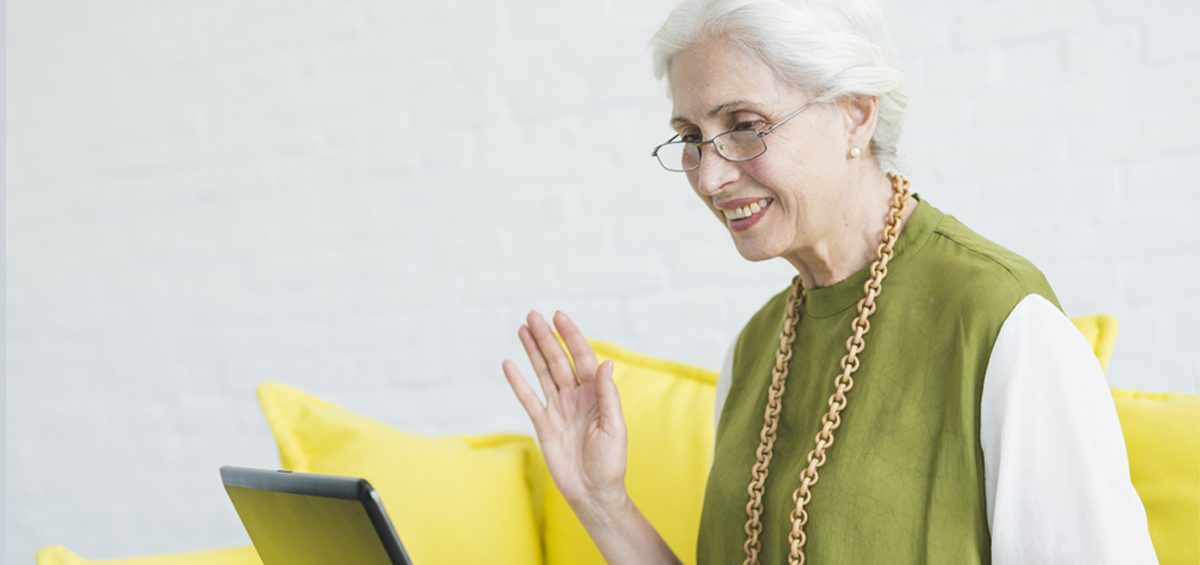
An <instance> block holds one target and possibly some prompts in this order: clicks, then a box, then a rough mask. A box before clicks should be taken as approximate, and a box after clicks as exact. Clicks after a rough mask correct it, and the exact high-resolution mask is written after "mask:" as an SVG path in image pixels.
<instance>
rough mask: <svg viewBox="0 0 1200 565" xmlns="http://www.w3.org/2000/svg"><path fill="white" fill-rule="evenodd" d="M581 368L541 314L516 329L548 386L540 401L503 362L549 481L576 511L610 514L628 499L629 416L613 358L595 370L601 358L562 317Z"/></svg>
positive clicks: (558, 319)
mask: <svg viewBox="0 0 1200 565" xmlns="http://www.w3.org/2000/svg"><path fill="white" fill-rule="evenodd" d="M554 325H555V326H556V327H557V328H558V333H559V334H560V335H562V338H563V341H564V342H565V343H566V345H567V349H569V350H570V352H571V359H574V361H575V369H574V370H572V369H571V362H570V360H568V358H567V355H566V353H565V352H564V351H563V349H562V347H561V346H560V345H559V343H558V340H557V339H555V337H554V333H553V332H552V331H551V330H550V326H549V325H548V324H547V323H546V320H544V319H543V318H542V316H541V314H539V313H537V312H536V311H530V312H529V315H528V316H527V317H526V324H522V325H521V327H520V329H519V330H517V336H518V337H519V338H520V339H521V344H522V345H523V346H525V353H526V354H527V355H529V361H530V363H531V364H532V365H533V370H534V372H535V373H537V378H538V382H539V383H541V386H542V392H543V393H544V395H545V397H546V403H545V404H542V401H541V400H539V399H538V397H537V395H536V394H534V392H533V388H531V387H530V386H529V384H528V383H527V382H526V380H525V377H524V376H522V375H521V371H520V370H518V369H517V365H516V363H513V362H512V361H510V360H508V359H505V360H504V361H503V362H502V363H501V367H502V368H503V370H504V376H505V378H507V379H508V384H509V386H511V387H512V389H513V392H514V393H516V395H517V399H518V400H520V401H521V405H522V406H524V407H525V411H526V412H527V413H528V414H529V419H530V420H532V421H533V427H534V429H535V430H536V431H537V436H538V442H539V443H540V444H541V446H542V455H543V456H544V457H545V459H546V466H547V468H549V470H550V476H551V477H553V478H554V482H555V484H557V485H558V489H559V491H561V492H562V494H563V496H564V497H565V498H566V499H567V503H569V504H570V505H571V507H572V508H573V509H574V510H575V512H576V513H577V514H581V517H583V516H584V515H586V514H592V513H594V512H599V513H605V512H607V511H608V509H610V508H615V506H614V505H619V504H623V503H624V502H625V500H626V496H627V493H626V491H625V461H626V449H627V444H626V437H625V419H624V417H623V416H622V415H621V400H620V398H619V397H618V396H617V387H616V386H615V385H614V384H613V380H612V361H607V362H605V363H604V364H603V365H600V366H597V365H596V355H595V353H594V352H593V351H592V348H591V346H589V345H588V343H587V341H586V340H585V339H584V337H583V334H582V333H580V331H579V327H577V326H576V325H575V323H574V322H572V321H571V319H570V318H569V317H567V315H566V314H563V313H562V312H556V313H555V315H554Z"/></svg>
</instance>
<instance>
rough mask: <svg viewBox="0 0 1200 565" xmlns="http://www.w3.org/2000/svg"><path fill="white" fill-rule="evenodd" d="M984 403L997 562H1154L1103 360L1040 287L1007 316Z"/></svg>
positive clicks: (982, 432)
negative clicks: (1039, 290) (1101, 363)
mask: <svg viewBox="0 0 1200 565" xmlns="http://www.w3.org/2000/svg"><path fill="white" fill-rule="evenodd" d="M980 408H981V421H980V425H981V429H980V441H981V444H982V448H983V460H984V476H985V482H986V485H985V486H986V495H987V518H988V527H989V528H990V529H991V534H992V562H993V563H994V564H996V565H1009V564H1017V563H1020V564H1042V563H1053V564H1065V563H1087V564H1103V563H1121V564H1142V563H1157V562H1158V560H1157V558H1156V557H1155V554H1154V546H1153V545H1152V544H1151V541H1150V532H1149V528H1148V526H1147V523H1146V512H1145V509H1144V508H1143V507H1142V501H1141V499H1140V498H1138V494H1137V491H1135V490H1134V488H1133V483H1132V482H1131V481H1130V478H1129V460H1128V456H1127V454H1126V451H1125V439H1124V437H1123V436H1122V435H1121V424H1120V421H1119V420H1118V419H1117V411H1116V407H1115V405H1114V404H1113V399H1112V394H1111V392H1109V388H1108V383H1107V382H1106V381H1105V379H1104V371H1103V369H1101V367H1100V362H1099V361H1098V360H1097V359H1096V356H1095V354H1093V353H1092V350H1091V348H1090V347H1089V346H1088V344H1087V341H1086V340H1085V339H1084V338H1083V335H1082V334H1081V333H1080V332H1079V331H1078V330H1077V329H1076V328H1075V325H1074V324H1073V323H1071V320H1070V319H1069V318H1067V317H1066V316H1065V315H1063V313H1062V312H1060V311H1059V310H1058V308H1056V307H1055V306H1054V305H1053V304H1051V303H1050V302H1049V301H1048V300H1046V299H1045V298H1043V297H1041V296H1039V295H1035V294H1031V295H1028V296H1026V297H1025V298H1024V299H1022V300H1021V302H1020V303H1018V304H1017V306H1016V307H1014V308H1013V310H1012V312H1011V313H1010V314H1009V316H1008V318H1007V319H1006V320H1005V321H1004V325H1003V326H1002V327H1001V329H1000V333H999V335H998V336H997V337H996V342H995V344H994V346H993V348H992V354H991V358H990V359H989V361H988V367H987V372H986V373H985V375H984V382H983V393H982V402H981V407H980Z"/></svg>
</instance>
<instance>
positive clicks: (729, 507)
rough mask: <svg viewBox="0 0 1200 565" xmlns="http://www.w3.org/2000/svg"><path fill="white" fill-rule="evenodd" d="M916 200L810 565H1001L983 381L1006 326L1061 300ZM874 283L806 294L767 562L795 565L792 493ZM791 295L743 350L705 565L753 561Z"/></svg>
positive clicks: (812, 511)
mask: <svg viewBox="0 0 1200 565" xmlns="http://www.w3.org/2000/svg"><path fill="white" fill-rule="evenodd" d="M914 197H915V198H916V199H917V200H918V201H920V203H919V205H918V206H917V209H916V210H915V211H914V212H913V215H912V216H911V217H910V218H909V220H908V223H907V224H906V225H905V227H904V230H903V231H902V232H901V234H900V236H899V238H898V239H897V241H896V246H895V248H894V256H893V259H892V261H891V263H890V264H889V267H888V276H887V277H886V278H885V279H884V282H883V292H882V293H881V294H880V296H879V298H878V300H877V310H876V312H875V314H874V315H873V316H872V317H871V329H870V331H869V332H868V333H867V335H866V338H865V339H866V349H865V350H864V351H863V353H861V354H860V356H859V357H860V361H861V363H862V365H861V368H860V369H859V370H858V372H857V373H856V374H855V375H854V388H853V390H852V391H851V392H850V393H849V394H848V397H849V403H848V405H847V408H846V409H845V410H844V411H843V412H842V425H841V427H840V428H838V430H837V431H836V432H834V437H835V440H836V442H835V444H834V445H833V447H831V448H830V449H829V451H828V452H827V455H828V459H827V462H826V464H825V466H824V467H822V468H821V470H820V471H819V473H820V480H819V482H818V483H817V485H816V486H815V487H814V488H813V498H812V502H811V503H810V504H809V505H808V514H809V522H808V525H807V527H806V528H805V532H806V534H807V536H808V542H807V545H806V550H807V561H808V563H810V564H814V565H840V564H846V565H859V564H874V563H888V564H905V563H954V564H956V565H968V564H972V563H988V562H990V538H989V533H988V526H987V505H986V500H985V495H984V474H983V473H984V465H983V452H982V450H981V447H980V442H979V426H980V420H979V418H980V411H979V403H980V394H981V392H982V389H983V376H984V371H985V370H986V369H987V364H988V357H989V355H990V353H991V349H992V344H993V343H994V342H995V339H996V336H997V334H998V333H999V331H1000V326H1001V325H1002V324H1003V323H1004V320H1005V318H1006V317H1007V316H1008V313H1009V312H1010V311H1011V310H1012V309H1013V307H1014V306H1016V304H1017V303H1018V302H1019V301H1020V300H1021V299H1022V298H1024V297H1025V296H1026V295H1028V294H1031V293H1036V294H1040V295H1042V296H1044V297H1045V298H1047V299H1048V300H1050V302H1051V303H1053V304H1055V305H1056V306H1058V300H1057V297H1055V296H1054V293H1053V291H1052V290H1051V289H1050V286H1049V284H1048V283H1047V282H1046V279H1045V277H1043V276H1042V274H1041V272H1039V271H1038V270H1037V268H1035V267H1034V266H1033V265H1032V264H1030V263H1029V262H1028V261H1027V260H1025V259H1024V258H1022V257H1021V256H1019V255H1017V254H1015V253H1013V252H1011V251H1008V250H1006V249H1004V248H1002V247H1000V246H999V245H997V244H995V243H992V242H990V241H988V240H986V239H984V238H983V237H981V236H979V235H978V234H976V233H974V232H972V231H971V230H969V229H968V228H967V227H965V226H964V225H963V224H961V223H960V222H959V221H958V220H956V219H955V218H954V217H953V216H949V215H945V214H943V213H942V212H941V211H939V210H937V209H936V208H934V207H933V206H931V205H930V204H929V203H928V202H924V201H921V199H920V197H919V196H917V195H914ZM869 276H870V273H869V267H864V268H863V269H862V270H861V271H859V272H858V273H855V274H854V275H852V276H850V277H848V278H846V279H845V280H842V281H840V282H838V283H836V284H834V285H832V286H828V287H824V288H819V289H810V290H805V291H804V293H805V300H804V305H803V307H802V309H801V314H800V321H799V325H798V330H797V335H796V341H795V343H794V346H793V348H794V353H793V357H792V360H791V364H790V369H789V374H790V376H789V377H788V381H787V388H786V390H785V392H784V396H783V411H782V413H781V414H780V421H779V429H778V433H777V439H776V442H775V454H774V458H773V460H772V462H771V466H770V474H769V475H768V477H767V481H766V487H765V488H766V491H765V493H764V495H763V508H764V509H763V517H762V521H763V531H762V537H761V540H762V551H761V553H760V560H761V562H762V563H764V564H779V563H787V554H788V551H787V544H788V532H789V530H790V529H791V522H790V520H789V518H788V514H789V513H790V511H791V509H792V507H793V504H792V492H793V490H795V488H796V487H797V486H798V485H799V477H800V472H801V471H802V470H803V468H804V464H805V457H806V456H807V454H808V452H809V450H811V449H812V448H813V445H814V437H815V436H816V434H817V432H818V431H819V429H820V420H821V415H822V414H823V413H824V412H825V411H826V410H827V405H826V401H827V399H828V398H829V396H830V394H832V393H833V390H834V386H833V380H834V378H835V377H836V376H837V375H838V374H840V369H839V365H838V364H839V361H840V360H841V358H842V356H843V355H844V354H845V353H846V345H845V344H846V340H847V338H849V337H850V335H851V329H850V324H851V321H852V320H853V319H854V318H855V317H857V315H858V311H857V309H856V308H855V305H856V304H857V302H858V300H859V299H861V298H862V287H863V284H864V283H865V282H866V281H867V279H868V278H869ZM787 293H788V290H787V289H784V291H782V292H780V293H779V294H777V295H775V296H774V297H773V298H771V299H770V300H769V301H768V302H767V303H766V305H764V306H763V307H762V308H761V309H760V310H759V311H758V312H757V313H756V314H755V315H754V316H753V317H752V318H751V319H750V321H749V322H748V323H747V324H746V326H745V328H743V329H742V332H741V334H740V335H739V337H738V340H737V344H736V345H735V348H734V359H733V375H732V382H731V387H730V390H729V396H728V397H726V400H725V404H724V407H723V408H722V413H721V417H720V422H719V423H718V425H717V429H716V445H715V451H714V453H713V462H712V469H711V472H710V474H709V478H708V483H707V486H706V488H705V493H704V504H703V510H702V516H701V520H700V532H699V538H698V542H697V550H698V551H697V555H698V562H699V563H702V564H707V563H712V564H722V565H728V564H731V563H741V562H742V560H743V558H744V550H743V549H742V545H743V543H744V542H745V540H746V534H745V531H744V530H743V528H744V526H745V523H746V509H745V507H746V502H747V501H748V494H747V493H746V487H747V485H748V484H749V482H750V477H751V475H750V468H751V466H752V465H753V463H754V460H755V449H756V448H757V447H758V445H759V432H760V430H761V429H762V424H763V411H764V409H765V406H766V399H767V387H768V385H769V383H770V381H771V368H772V366H773V365H774V362H775V351H776V349H777V348H778V345H779V331H780V329H781V327H782V325H783V317H784V316H783V315H784V309H785V307H786V304H787ZM1059 308H1060V309H1061V306H1060V307H1059Z"/></svg>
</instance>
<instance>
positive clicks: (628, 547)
mask: <svg viewBox="0 0 1200 565" xmlns="http://www.w3.org/2000/svg"><path fill="white" fill-rule="evenodd" d="M575 514H576V515H577V516H579V519H580V521H581V522H583V527H584V528H585V529H586V530H587V532H588V535H589V536H591V538H592V541H593V542H595V544H596V547H598V548H599V549H600V553H601V554H602V555H603V556H604V559H605V560H606V561H608V562H609V563H611V564H613V565H626V564H639V565H640V564H647V565H649V564H662V565H668V564H669V565H677V564H679V563H680V561H679V558H678V557H676V556H675V553H674V552H672V551H671V548H670V547H668V546H667V542H665V541H663V539H662V536H660V535H658V531H657V530H655V529H654V526H652V525H651V524H650V522H649V521H648V520H646V517H645V516H643V515H642V511H641V510H638V507H637V505H636V504H634V503H633V500H631V499H630V498H629V496H628V495H625V496H622V497H620V499H618V500H615V501H613V502H611V503H609V504H594V505H589V506H586V507H583V508H579V509H576V510H575Z"/></svg>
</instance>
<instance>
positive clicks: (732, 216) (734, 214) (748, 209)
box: [722, 197, 775, 221]
mask: <svg viewBox="0 0 1200 565" xmlns="http://www.w3.org/2000/svg"><path fill="white" fill-rule="evenodd" d="M774 200H775V199H774V198H771V197H767V198H762V199H760V200H758V201H757V202H751V203H750V204H747V205H745V206H742V207H741V208H734V209H733V210H722V212H723V213H724V214H725V219H726V220H730V221H733V220H741V219H744V218H749V217H750V216H753V215H755V214H757V213H759V211H761V210H764V209H766V207H767V206H769V205H770V204H771V202H772V201H774Z"/></svg>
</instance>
